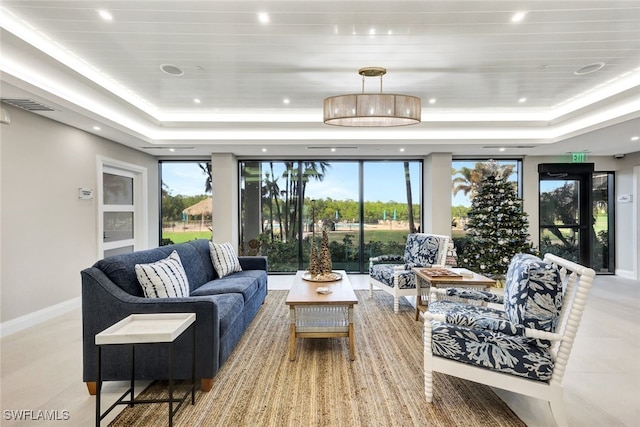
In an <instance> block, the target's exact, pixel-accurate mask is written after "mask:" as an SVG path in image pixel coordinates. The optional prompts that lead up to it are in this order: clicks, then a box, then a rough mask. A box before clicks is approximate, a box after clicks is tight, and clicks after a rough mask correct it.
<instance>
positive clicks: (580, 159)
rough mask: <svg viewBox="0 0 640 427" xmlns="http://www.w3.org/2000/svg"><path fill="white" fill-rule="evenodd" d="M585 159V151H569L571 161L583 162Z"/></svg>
mask: <svg viewBox="0 0 640 427" xmlns="http://www.w3.org/2000/svg"><path fill="white" fill-rule="evenodd" d="M586 161H587V153H585V152H582V151H581V152H579V153H571V163H584V162H586Z"/></svg>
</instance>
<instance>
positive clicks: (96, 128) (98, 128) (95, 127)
mask: <svg viewBox="0 0 640 427" xmlns="http://www.w3.org/2000/svg"><path fill="white" fill-rule="evenodd" d="M101 129H102V128H101V127H100V126H94V127H93V130H101Z"/></svg>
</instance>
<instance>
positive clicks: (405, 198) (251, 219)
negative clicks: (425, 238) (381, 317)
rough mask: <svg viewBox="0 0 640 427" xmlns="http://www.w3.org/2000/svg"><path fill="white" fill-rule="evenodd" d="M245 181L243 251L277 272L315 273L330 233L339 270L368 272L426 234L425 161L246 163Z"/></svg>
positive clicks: (242, 173)
mask: <svg viewBox="0 0 640 427" xmlns="http://www.w3.org/2000/svg"><path fill="white" fill-rule="evenodd" d="M240 177H241V178H240V179H241V183H240V191H241V195H240V211H241V213H240V215H241V219H240V220H241V230H240V241H241V251H242V253H243V254H246V255H258V254H260V255H266V256H268V257H269V270H270V271H271V272H293V271H296V270H298V269H303V268H306V267H308V259H309V252H310V248H311V243H312V242H313V241H314V239H315V241H316V243H317V242H319V240H320V238H321V237H322V231H323V230H326V231H327V234H328V238H329V248H330V251H331V260H332V264H333V268H334V269H336V270H346V271H348V272H366V271H367V269H368V260H369V257H370V256H375V255H380V254H382V253H386V251H391V253H394V254H402V253H403V251H404V242H405V240H406V236H407V234H408V233H409V232H410V231H411V230H415V231H417V230H419V229H420V224H421V197H420V195H421V191H422V190H421V188H422V187H421V185H422V163H421V162H420V161H415V160H413V161H366V160H365V161H362V160H360V161H347V160H344V161H331V162H328V161H321V160H312V161H306V160H300V161H275V160H274V161H243V162H240ZM411 225H413V227H411Z"/></svg>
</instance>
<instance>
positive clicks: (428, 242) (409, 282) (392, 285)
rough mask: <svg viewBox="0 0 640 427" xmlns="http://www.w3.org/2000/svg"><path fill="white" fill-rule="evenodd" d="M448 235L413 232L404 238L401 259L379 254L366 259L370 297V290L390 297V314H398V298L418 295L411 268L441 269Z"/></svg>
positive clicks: (443, 264)
mask: <svg viewBox="0 0 640 427" xmlns="http://www.w3.org/2000/svg"><path fill="white" fill-rule="evenodd" d="M448 247H449V236H443V235H438V234H426V233H413V234H409V235H408V236H407V243H406V246H405V249H404V256H400V255H381V256H378V257H372V258H369V294H370V296H371V297H373V287H374V286H375V287H377V288H380V289H382V290H383V291H385V292H387V293H389V294H391V295H393V311H394V313H396V314H397V313H398V312H399V311H400V302H399V301H400V297H401V296H409V295H414V296H415V295H417V291H416V282H415V274H414V273H413V271H411V268H413V267H444V266H445V262H446V259H447V248H448Z"/></svg>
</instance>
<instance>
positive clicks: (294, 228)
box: [281, 162, 331, 238]
mask: <svg viewBox="0 0 640 427" xmlns="http://www.w3.org/2000/svg"><path fill="white" fill-rule="evenodd" d="M329 167H331V164H330V163H329V162H299V163H297V162H285V171H284V172H283V174H282V177H283V178H284V181H285V190H282V192H281V194H282V196H283V198H284V213H285V221H284V224H283V225H284V234H285V236H286V237H287V238H293V237H296V235H297V234H298V231H299V230H298V217H299V211H298V210H299V207H298V200H304V197H305V192H306V185H307V183H308V182H309V180H311V179H315V180H316V181H322V180H324V177H325V175H326V171H327V169H328V168H329ZM299 174H300V175H299ZM298 176H301V179H298Z"/></svg>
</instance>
